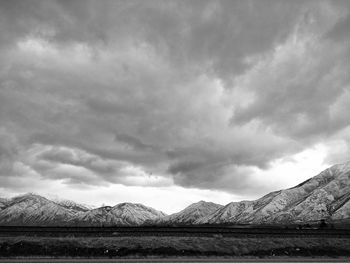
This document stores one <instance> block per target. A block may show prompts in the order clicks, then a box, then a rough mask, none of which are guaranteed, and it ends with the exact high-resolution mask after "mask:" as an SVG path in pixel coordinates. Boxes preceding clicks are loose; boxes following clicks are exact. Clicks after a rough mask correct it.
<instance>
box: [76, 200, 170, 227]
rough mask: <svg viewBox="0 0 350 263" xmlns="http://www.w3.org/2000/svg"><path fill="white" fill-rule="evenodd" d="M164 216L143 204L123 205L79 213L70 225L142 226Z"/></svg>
mask: <svg viewBox="0 0 350 263" xmlns="http://www.w3.org/2000/svg"><path fill="white" fill-rule="evenodd" d="M164 216H165V214H164V213H163V212H160V211H157V210H155V209H153V208H150V207H147V206H144V205H142V204H132V203H121V204H118V205H116V206H113V207H111V206H104V207H100V208H96V209H92V210H90V211H87V212H82V213H78V214H77V215H76V216H75V217H74V218H73V219H72V220H71V221H70V223H72V224H75V225H92V226H102V225H103V226H111V225H142V224H144V223H146V222H149V221H156V220H158V219H159V218H161V217H164Z"/></svg>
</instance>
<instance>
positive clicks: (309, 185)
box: [195, 162, 350, 224]
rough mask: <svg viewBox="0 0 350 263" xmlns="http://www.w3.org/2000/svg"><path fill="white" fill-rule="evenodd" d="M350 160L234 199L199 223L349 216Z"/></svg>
mask: <svg viewBox="0 0 350 263" xmlns="http://www.w3.org/2000/svg"><path fill="white" fill-rule="evenodd" d="M349 199H350V162H349V163H346V164H339V165H334V166H332V167H331V168H328V169H326V170H325V171H323V172H321V173H320V174H319V175H317V176H315V177H312V178H310V179H309V180H307V181H305V182H303V183H301V184H299V185H297V186H295V187H293V188H290V189H286V190H281V191H276V192H272V193H270V194H268V195H265V196H263V197H262V198H260V199H258V200H255V201H242V202H232V203H229V204H227V205H226V206H224V207H223V208H221V209H219V210H218V211H216V212H214V213H213V214H211V215H208V216H206V217H204V218H202V219H199V220H197V221H196V222H195V223H197V224H205V223H206V224H208V223H209V224H218V223H253V224H261V223H290V222H308V221H315V220H320V219H343V218H346V217H349V214H350V213H349V208H350V203H349Z"/></svg>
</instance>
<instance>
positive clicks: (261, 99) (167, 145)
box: [0, 1, 350, 192]
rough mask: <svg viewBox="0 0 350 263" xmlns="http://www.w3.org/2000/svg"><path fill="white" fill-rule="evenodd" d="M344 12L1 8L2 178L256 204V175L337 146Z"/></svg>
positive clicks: (268, 7) (173, 5)
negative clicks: (215, 192)
mask: <svg viewBox="0 0 350 263" xmlns="http://www.w3.org/2000/svg"><path fill="white" fill-rule="evenodd" d="M349 13H350V12H349V9H348V5H347V4H346V2H344V3H343V2H337V3H333V2H331V1H329V2H328V1H322V2H315V1H288V2H287V1H1V2H0V21H1V22H0V61H1V62H0V121H1V122H0V128H3V129H4V131H5V130H6V132H4V133H3V134H1V133H0V155H1V156H2V162H1V166H2V167H5V166H6V167H11V165H12V166H13V165H14V164H15V163H16V165H15V166H16V167H15V169H12V172H9V173H8V175H7V176H11V174H17V175H18V174H19V173H20V172H19V171H22V174H23V176H25V173H26V172H27V173H31V174H36V175H37V176H39V177H40V176H42V177H43V178H49V179H52V180H53V179H55V178H56V179H64V180H66V183H67V184H70V183H72V184H77V183H83V184H84V183H85V184H92V185H94V184H96V183H97V182H100V183H102V184H103V183H123V184H126V185H137V184H138V182H141V181H142V180H141V179H140V178H146V179H147V178H148V174H150V173H154V174H156V175H157V176H159V177H161V178H162V180H165V181H161V180H159V181H157V180H155V181H154V182H155V184H156V185H159V184H166V183H168V181H166V180H171V179H173V180H174V182H175V184H178V185H181V186H185V187H186V186H190V187H198V188H206V189H224V190H226V191H239V189H242V188H243V187H246V188H250V190H249V191H251V192H253V191H255V190H256V189H257V188H256V187H252V186H249V185H251V180H252V179H251V178H252V177H251V176H250V175H251V174H252V173H254V172H255V171H256V170H254V169H257V168H256V167H259V168H260V169H268V168H269V167H270V165H271V162H272V161H274V160H276V159H278V158H282V157H284V156H287V155H291V154H294V153H297V152H300V151H302V150H304V149H307V148H308V147H311V146H312V145H314V144H315V143H324V142H326V141H327V140H333V139H335V138H336V139H339V140H342V139H343V138H344V141H345V142H346V144H347V143H348V141H347V140H346V139H345V137H344V134H343V133H342V131H343V130H344V129H346V128H347V127H348V126H349V120H348V119H347V118H346V117H345V116H347V114H348V113H349V107H348V106H347V105H349V99H350V97H349V76H348V75H349V74H348V72H349V70H350V67H349V65H350V62H349V61H348V59H347V58H348V57H349V54H350V52H349V47H348V46H349V45H348V42H346V41H344V37H343V35H346V24H347V23H348V22H347V21H348V16H349ZM5 133H6V134H5ZM8 134H11V136H10V137H11V138H13V139H12V141H13V142H14V143H13V145H16V146H15V148H11V147H12V146H9V145H7V144H5V143H4V142H5V141H7V139H6V138H7V137H8V136H9V135H8ZM1 137H2V138H4V139H1ZM14 149H15V150H14ZM39 153H40V154H39ZM33 156H35V158H34V157H33ZM19 167H20V168H19ZM16 169H17V170H16ZM7 170H8V171H9V169H7ZM14 170H16V172H14ZM152 180H153V179H152ZM142 182H143V181H142ZM140 184H141V183H140ZM142 184H144V183H142ZM247 191H248V190H247Z"/></svg>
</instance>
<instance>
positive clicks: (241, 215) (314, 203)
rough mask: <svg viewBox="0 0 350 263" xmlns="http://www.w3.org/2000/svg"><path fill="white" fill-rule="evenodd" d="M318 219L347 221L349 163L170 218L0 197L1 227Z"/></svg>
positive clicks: (126, 208) (131, 209)
mask: <svg viewBox="0 0 350 263" xmlns="http://www.w3.org/2000/svg"><path fill="white" fill-rule="evenodd" d="M321 219H326V220H342V219H350V162H348V163H345V164H338V165H334V166H332V167H330V168H328V169H326V170H324V171H323V172H321V173H320V174H318V175H316V176H314V177H312V178H310V179H308V180H306V181H305V182H303V183H301V184H299V185H297V186H295V187H292V188H289V189H285V190H279V191H275V192H271V193H269V194H267V195H265V196H263V197H261V198H259V199H257V200H252V201H241V202H231V203H229V204H227V205H225V206H222V205H219V204H215V203H211V202H205V201H200V202H197V203H194V204H191V205H190V206H188V207H187V208H185V209H184V210H182V211H180V212H178V213H174V214H171V215H166V214H164V213H163V212H161V211H157V210H155V209H153V208H150V207H147V206H144V205H142V204H133V203H121V204H117V205H115V206H103V207H99V208H95V209H91V208H89V207H87V206H84V205H81V204H78V203H75V202H73V201H69V200H64V201H58V200H56V201H55V200H49V199H47V198H45V197H42V196H39V195H36V194H25V195H21V196H17V197H14V198H11V199H5V198H0V225H43V226H53V225H64V226H115V225H118V226H124V225H127V226H137V225H144V224H153V225H192V224H196V225H197V224H289V223H307V222H312V221H319V220H321Z"/></svg>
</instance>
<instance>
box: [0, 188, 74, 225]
mask: <svg viewBox="0 0 350 263" xmlns="http://www.w3.org/2000/svg"><path fill="white" fill-rule="evenodd" d="M73 214H74V213H73V212H72V211H71V210H68V209H66V208H64V207H62V206H60V205H59V204H56V203H55V202H53V201H50V200H48V199H46V198H44V197H42V196H39V195H35V194H26V195H22V196H17V197H14V198H12V199H10V200H9V201H8V202H7V203H6V205H5V207H4V208H3V209H2V210H1V211H0V224H1V225H43V226H44V225H65V224H66V222H67V221H68V220H69V219H71V218H72V216H73Z"/></svg>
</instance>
